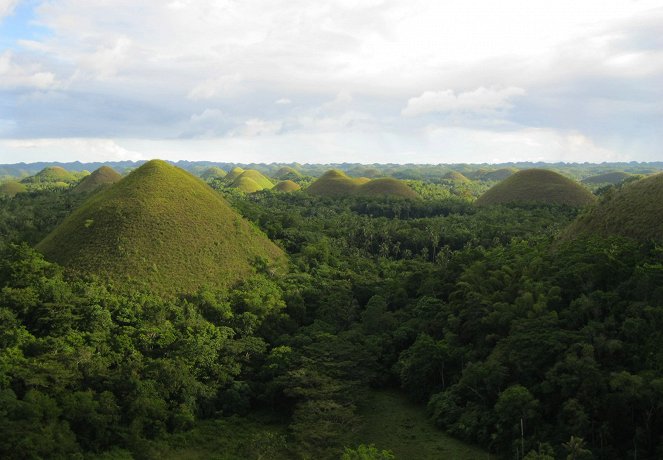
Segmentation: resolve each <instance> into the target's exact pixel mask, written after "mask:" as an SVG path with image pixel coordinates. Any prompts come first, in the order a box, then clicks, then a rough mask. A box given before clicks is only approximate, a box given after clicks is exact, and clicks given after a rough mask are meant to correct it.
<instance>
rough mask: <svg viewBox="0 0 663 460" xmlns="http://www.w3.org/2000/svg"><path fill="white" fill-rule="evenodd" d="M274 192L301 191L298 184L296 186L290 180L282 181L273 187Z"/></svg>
mask: <svg viewBox="0 0 663 460" xmlns="http://www.w3.org/2000/svg"><path fill="white" fill-rule="evenodd" d="M274 190H275V191H277V192H286V193H288V192H296V191H297V190H301V187H300V185H299V184H296V183H295V182H293V181H291V180H284V181H281V182H279V183H278V184H276V185H275V186H274Z"/></svg>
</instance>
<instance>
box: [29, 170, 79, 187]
mask: <svg viewBox="0 0 663 460" xmlns="http://www.w3.org/2000/svg"><path fill="white" fill-rule="evenodd" d="M74 181H76V177H75V176H74V175H73V174H72V173H70V172H69V171H67V170H66V169H64V168H62V167H60V166H49V167H47V168H44V169H42V170H41V171H39V172H38V173H37V174H35V175H34V176H30V177H26V178H25V179H23V180H22V181H21V182H23V183H24V184H33V183H55V182H66V183H70V182H74Z"/></svg>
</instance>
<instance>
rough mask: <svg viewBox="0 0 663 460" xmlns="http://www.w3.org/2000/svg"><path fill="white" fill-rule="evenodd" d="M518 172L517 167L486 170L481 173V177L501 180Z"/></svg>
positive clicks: (489, 179) (482, 178)
mask: <svg viewBox="0 0 663 460" xmlns="http://www.w3.org/2000/svg"><path fill="white" fill-rule="evenodd" d="M517 172H518V170H517V169H516V168H500V169H495V170H494V171H485V172H484V173H483V174H481V175H480V179H481V180H484V181H501V180H504V179H506V178H507V177H509V176H512V175H513V174H515V173H517Z"/></svg>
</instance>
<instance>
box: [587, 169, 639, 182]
mask: <svg viewBox="0 0 663 460" xmlns="http://www.w3.org/2000/svg"><path fill="white" fill-rule="evenodd" d="M629 177H633V174H629V173H625V172H619V171H617V172H609V173H605V174H599V175H598V176H592V177H586V178H584V179H583V180H582V181H581V182H582V183H583V184H592V185H595V184H619V183H621V182H624V181H625V180H626V179H628V178H629Z"/></svg>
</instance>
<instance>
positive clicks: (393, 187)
mask: <svg viewBox="0 0 663 460" xmlns="http://www.w3.org/2000/svg"><path fill="white" fill-rule="evenodd" d="M357 194H359V195H366V196H398V197H401V198H409V199H416V198H418V197H419V196H418V195H417V194H416V192H415V191H414V190H412V189H411V188H410V187H409V186H408V185H407V184H406V183H405V182H403V181H400V180H398V179H394V178H392V177H384V178H381V179H373V180H372V181H370V182H366V183H365V184H363V185H362V186H361V187H359V188H358V189H357Z"/></svg>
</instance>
